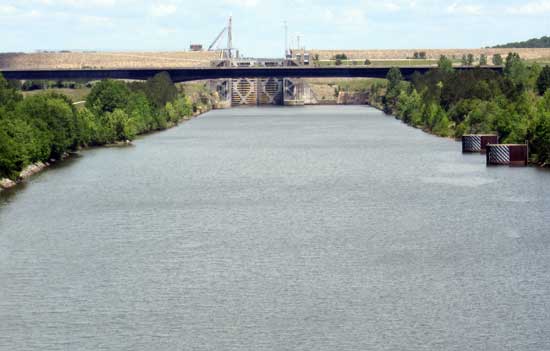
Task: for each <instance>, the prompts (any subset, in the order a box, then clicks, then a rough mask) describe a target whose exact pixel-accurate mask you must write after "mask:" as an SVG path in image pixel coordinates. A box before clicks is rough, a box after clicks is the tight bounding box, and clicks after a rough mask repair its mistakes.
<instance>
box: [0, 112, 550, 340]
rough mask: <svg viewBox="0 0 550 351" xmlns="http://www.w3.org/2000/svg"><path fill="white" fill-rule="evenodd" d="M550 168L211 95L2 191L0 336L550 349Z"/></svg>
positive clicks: (334, 116)
mask: <svg viewBox="0 0 550 351" xmlns="http://www.w3.org/2000/svg"><path fill="white" fill-rule="evenodd" d="M549 224H550V173H549V172H544V171H540V170H537V169H534V168H524V169H521V168H508V167H501V168H499V167H496V168H487V167H486V166H485V163H484V158H483V157H482V156H480V155H467V156H465V155H462V154H461V153H460V144H459V143H456V142H454V141H452V140H448V139H442V138H437V137H433V136H430V135H427V134H425V133H423V132H421V131H418V130H415V129H412V128H409V127H407V126H405V125H403V124H401V123H400V122H399V121H396V120H395V119H393V118H391V117H387V116H383V115H382V114H381V113H380V112H377V111H375V110H373V109H369V108H366V107H311V108H279V109H277V108H273V109H270V108H266V109H255V108H247V109H233V110H225V111H214V112H211V113H208V114H206V115H204V116H202V117H200V118H198V119H195V120H193V121H191V122H189V123H187V124H184V125H181V126H180V127H178V128H175V129H172V130H169V131H165V132H163V133H157V134H153V135H150V136H147V137H144V138H142V139H140V140H138V141H137V142H136V143H135V146H134V147H129V148H111V149H96V150H91V151H86V152H83V153H82V156H81V157H79V158H77V159H73V160H71V161H69V162H66V163H64V164H63V165H62V166H60V167H57V168H53V169H50V170H48V171H47V172H44V173H42V174H40V175H38V176H36V177H35V178H33V179H32V181H30V182H28V183H27V184H25V185H24V186H22V187H20V188H19V189H17V191H15V192H10V193H8V194H3V195H1V197H0V350H41V351H42V350H457V351H459V350H460V351H463V350H495V351H496V350H499V351H501V350H514V351H517V350H536V351H540V350H548V349H550V226H549Z"/></svg>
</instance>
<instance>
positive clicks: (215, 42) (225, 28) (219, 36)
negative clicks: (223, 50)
mask: <svg viewBox="0 0 550 351" xmlns="http://www.w3.org/2000/svg"><path fill="white" fill-rule="evenodd" d="M226 30H227V27H224V28H223V29H222V31H221V32H220V34H218V36H217V37H216V39H214V41H213V42H212V44H210V46H209V47H208V51H212V48H213V47H214V46H215V45H216V44H217V43H218V41H219V40H220V38H221V37H222V35H223V33H225V31H226Z"/></svg>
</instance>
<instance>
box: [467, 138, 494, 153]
mask: <svg viewBox="0 0 550 351" xmlns="http://www.w3.org/2000/svg"><path fill="white" fill-rule="evenodd" d="M488 144H498V135H497V134H465V135H463V136H462V152H463V153H473V152H481V153H485V151H486V147H487V145H488Z"/></svg>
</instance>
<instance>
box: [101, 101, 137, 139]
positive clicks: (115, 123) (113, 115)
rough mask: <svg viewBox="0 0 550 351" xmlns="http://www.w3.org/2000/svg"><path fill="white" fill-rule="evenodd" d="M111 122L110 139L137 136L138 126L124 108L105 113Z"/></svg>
mask: <svg viewBox="0 0 550 351" xmlns="http://www.w3.org/2000/svg"><path fill="white" fill-rule="evenodd" d="M105 118H106V120H107V123H108V124H109V131H110V134H109V135H110V138H109V139H110V140H109V141H111V142H112V141H120V140H133V139H134V138H135V136H136V127H135V123H134V121H133V120H132V119H130V118H128V115H127V114H126V112H124V110H122V109H118V108H117V109H116V110H114V111H113V112H108V113H107V114H106V115H105Z"/></svg>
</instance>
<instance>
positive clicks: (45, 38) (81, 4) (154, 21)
mask: <svg viewBox="0 0 550 351" xmlns="http://www.w3.org/2000/svg"><path fill="white" fill-rule="evenodd" d="M229 15H232V16H233V22H234V30H233V36H234V44H235V46H236V47H238V48H239V49H240V50H241V52H242V53H243V54H245V55H249V56H270V57H274V56H282V54H283V52H284V25H283V23H284V21H287V23H288V33H289V41H291V42H295V41H296V39H295V38H296V35H297V34H300V36H301V38H302V39H301V43H302V44H303V45H304V46H306V48H323V49H328V48H335V49H344V48H357V49H374V48H382V49H390V48H446V47H463V48H464V47H468V48H475V47H483V46H489V45H494V44H499V43H505V42H509V41H517V40H524V39H528V38H532V37H540V36H542V35H548V34H550V0H500V1H488V0H478V1H469V0H465V1H440V0H392V1H371V0H358V1H351V0H331V1H325V0H322V1H308V0H271V1H264V0H220V1H214V0H194V1H191V0H158V1H142V0H137V1H134V0H132V1H131V0H85V1H81V0H0V51H4V52H5V51H34V50H40V49H42V50H60V49H69V50H70V49H73V50H77V49H82V50H184V49H187V48H188V47H189V44H190V43H201V44H203V45H205V46H208V45H209V44H210V42H211V41H212V40H213V39H214V38H215V36H216V35H217V34H218V32H219V31H220V30H221V29H222V28H223V26H225V24H226V20H227V17H228V16H229Z"/></svg>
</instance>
